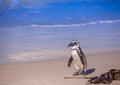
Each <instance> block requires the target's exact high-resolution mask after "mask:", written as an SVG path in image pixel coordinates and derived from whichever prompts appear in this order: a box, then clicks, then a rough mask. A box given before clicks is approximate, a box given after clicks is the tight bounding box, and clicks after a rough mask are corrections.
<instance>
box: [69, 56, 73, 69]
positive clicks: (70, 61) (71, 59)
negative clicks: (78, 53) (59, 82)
mask: <svg viewBox="0 0 120 85" xmlns="http://www.w3.org/2000/svg"><path fill="white" fill-rule="evenodd" d="M72 61H73V58H72V56H71V57H70V59H69V60H68V67H70V65H71V63H72Z"/></svg>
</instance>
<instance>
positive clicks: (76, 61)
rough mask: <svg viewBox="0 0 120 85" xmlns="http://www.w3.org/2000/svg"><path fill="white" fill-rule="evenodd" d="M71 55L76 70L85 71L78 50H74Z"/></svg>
mask: <svg viewBox="0 0 120 85" xmlns="http://www.w3.org/2000/svg"><path fill="white" fill-rule="evenodd" d="M71 53H72V57H73V61H74V65H75V68H76V69H77V70H80V69H83V65H82V62H81V60H80V57H79V54H78V52H77V51H76V50H72V52H71Z"/></svg>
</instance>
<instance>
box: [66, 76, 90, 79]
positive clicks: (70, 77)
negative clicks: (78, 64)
mask: <svg viewBox="0 0 120 85" xmlns="http://www.w3.org/2000/svg"><path fill="white" fill-rule="evenodd" d="M64 79H90V77H87V76H84V77H75V76H66V77H64Z"/></svg>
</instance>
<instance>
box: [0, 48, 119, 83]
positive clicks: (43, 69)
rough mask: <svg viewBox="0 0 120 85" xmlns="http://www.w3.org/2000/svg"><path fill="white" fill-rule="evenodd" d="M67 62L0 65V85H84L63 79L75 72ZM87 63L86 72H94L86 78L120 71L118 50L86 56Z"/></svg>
mask: <svg viewBox="0 0 120 85" xmlns="http://www.w3.org/2000/svg"><path fill="white" fill-rule="evenodd" d="M67 61H68V57H67V58H58V59H50V60H43V61H39V62H27V63H14V64H0V85H85V84H86V83H87V79H64V77H69V76H72V74H73V72H74V71H75V69H74V67H73V66H71V67H70V68H68V67H67ZM87 61H88V70H90V69H95V71H94V72H92V73H88V74H87V75H86V76H90V77H91V76H98V75H100V74H101V73H104V72H106V71H108V70H109V69H112V68H117V69H120V52H119V50H118V52H110V53H104V54H101V55H94V56H89V57H88V56H87ZM80 76H81V75H80ZM100 85H102V84H100ZM111 85H120V81H114V82H112V84H111Z"/></svg>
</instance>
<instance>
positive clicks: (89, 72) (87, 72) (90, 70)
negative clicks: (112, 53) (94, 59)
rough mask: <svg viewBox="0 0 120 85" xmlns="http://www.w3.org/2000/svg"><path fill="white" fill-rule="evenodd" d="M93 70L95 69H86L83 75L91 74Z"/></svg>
mask: <svg viewBox="0 0 120 85" xmlns="http://www.w3.org/2000/svg"><path fill="white" fill-rule="evenodd" d="M95 70H96V69H95V68H91V69H88V70H87V71H86V73H85V75H88V74H91V73H93V72H95Z"/></svg>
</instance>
